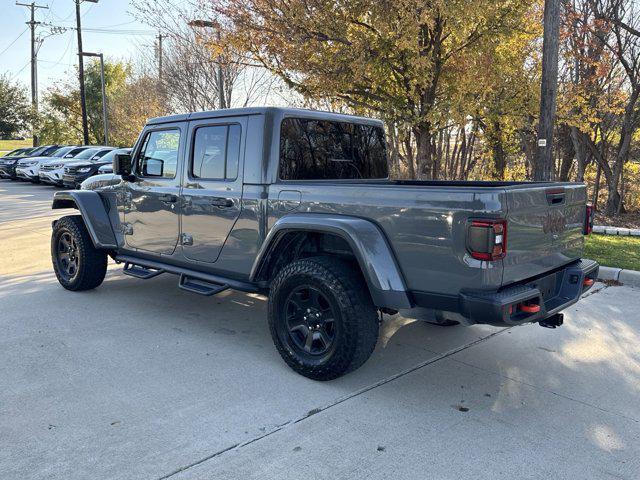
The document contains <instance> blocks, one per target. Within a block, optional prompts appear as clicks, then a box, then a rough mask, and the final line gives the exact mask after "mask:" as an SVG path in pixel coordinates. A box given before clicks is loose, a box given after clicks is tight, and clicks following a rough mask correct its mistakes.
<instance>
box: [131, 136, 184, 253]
mask: <svg viewBox="0 0 640 480" xmlns="http://www.w3.org/2000/svg"><path fill="white" fill-rule="evenodd" d="M184 130H186V128H185V124H182V123H177V124H162V125H157V126H154V127H152V128H149V129H148V130H146V131H145V132H144V136H143V138H142V141H141V142H140V147H139V148H138V149H137V151H136V153H135V155H134V160H133V162H134V171H135V175H136V179H135V180H134V181H133V182H125V183H124V192H123V193H124V198H125V210H124V221H125V224H126V225H125V226H126V228H127V229H128V232H129V233H128V234H127V235H126V236H125V238H126V243H127V245H128V246H129V247H132V248H136V249H140V250H145V251H148V252H152V253H157V254H162V255H171V254H172V253H173V252H174V250H175V248H176V244H177V243H178V236H179V230H180V229H179V220H180V206H181V203H180V201H179V200H180V170H181V168H180V167H181V165H182V163H183V162H182V157H183V151H184V142H185V137H186V135H185V133H186V132H184Z"/></svg>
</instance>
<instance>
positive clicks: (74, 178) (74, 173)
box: [62, 148, 131, 188]
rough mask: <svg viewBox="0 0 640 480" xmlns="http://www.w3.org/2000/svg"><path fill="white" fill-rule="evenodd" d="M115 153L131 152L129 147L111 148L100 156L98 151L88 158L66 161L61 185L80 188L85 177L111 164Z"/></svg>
mask: <svg viewBox="0 0 640 480" xmlns="http://www.w3.org/2000/svg"><path fill="white" fill-rule="evenodd" d="M100 153H102V152H100ZM117 153H118V154H129V153H131V149H130V148H119V149H113V150H110V151H107V152H106V153H103V154H102V156H101V155H100V154H99V153H98V154H96V155H95V156H94V157H93V158H91V159H89V160H82V161H80V160H78V161H77V162H71V163H68V164H67V165H65V167H64V176H63V177H62V183H63V185H64V186H65V187H70V188H80V184H81V183H82V182H83V181H85V180H86V179H87V178H89V177H92V176H93V175H96V174H97V173H98V170H99V169H100V167H102V166H104V165H112V164H113V157H114V156H115V155H116V154H117Z"/></svg>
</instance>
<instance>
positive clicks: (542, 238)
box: [503, 184, 587, 284]
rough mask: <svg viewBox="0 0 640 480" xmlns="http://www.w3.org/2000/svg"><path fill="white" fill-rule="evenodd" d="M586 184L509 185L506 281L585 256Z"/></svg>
mask: <svg viewBox="0 0 640 480" xmlns="http://www.w3.org/2000/svg"><path fill="white" fill-rule="evenodd" d="M586 195H587V194H586V187H585V186H584V185H582V184H560V185H558V186H554V185H553V184H548V185H536V186H534V185H532V186H512V187H507V208H508V214H507V215H508V218H507V220H508V224H507V255H506V256H505V258H504V260H503V265H504V273H503V284H508V283H513V282H516V281H519V280H523V279H525V278H530V277H533V276H536V275H538V274H541V273H544V272H547V271H549V270H551V269H553V268H557V267H560V266H562V265H565V264H567V263H569V262H571V261H573V260H576V259H578V258H580V257H581V256H582V252H583V246H584V237H583V234H582V229H583V226H584V220H585V214H586V213H585V205H586V200H587V198H586Z"/></svg>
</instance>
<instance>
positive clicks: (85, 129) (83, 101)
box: [74, 0, 98, 145]
mask: <svg viewBox="0 0 640 480" xmlns="http://www.w3.org/2000/svg"><path fill="white" fill-rule="evenodd" d="M74 1H75V2H76V30H77V32H78V76H79V80H80V109H81V110H82V140H83V143H84V144H85V145H88V144H89V122H88V121H87V97H86V94H85V89H84V62H83V61H82V25H81V22H80V4H81V3H82V2H83V1H85V2H91V3H98V0H74Z"/></svg>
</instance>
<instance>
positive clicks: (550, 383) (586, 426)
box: [0, 181, 640, 480]
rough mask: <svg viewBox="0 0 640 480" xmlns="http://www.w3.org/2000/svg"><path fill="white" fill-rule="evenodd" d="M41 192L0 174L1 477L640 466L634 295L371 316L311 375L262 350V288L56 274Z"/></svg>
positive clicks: (469, 472)
mask: <svg viewBox="0 0 640 480" xmlns="http://www.w3.org/2000/svg"><path fill="white" fill-rule="evenodd" d="M53 191H54V189H53V188H52V187H47V186H38V185H30V184H26V183H18V182H10V181H0V252H2V253H1V255H0V260H1V261H0V328H1V329H2V333H1V334H0V478H1V479H20V480H22V479H65V480H70V479H88V478H91V479H165V478H171V479H175V480H178V479H180V480H186V479H252V478H256V479H258V478H259V479H296V480H298V479H362V478H373V479H383V478H384V479H386V478H393V479H414V478H419V479H423V478H434V479H466V478H473V479H484V478H487V479H489V478H491V479H495V478H505V479H513V478H518V479H522V478H531V479H538V478H545V479H549V478H553V479H559V478H567V479H569V478H570V479H592V478H593V479H607V478H617V479H619V478H626V479H634V480H635V479H638V478H640V403H639V402H638V398H639V393H640V290H638V289H633V288H629V287H624V286H609V287H607V286H605V285H602V284H599V285H598V286H597V289H596V291H595V293H592V292H590V293H589V294H587V296H586V298H584V299H583V300H582V301H581V302H580V303H579V304H577V305H575V306H574V307H572V308H570V309H569V310H568V311H567V312H566V316H565V325H564V326H563V327H561V328H559V329H556V330H548V329H544V328H541V327H539V326H537V325H528V326H522V327H516V328H510V329H499V328H493V327H486V326H475V327H468V328H465V327H459V326H456V327H436V326H431V325H428V324H424V323H419V322H411V321H409V320H406V319H403V318H401V317H399V316H394V317H386V318H385V322H384V324H383V327H382V333H381V338H380V341H379V344H378V347H377V349H376V352H375V353H374V355H373V356H372V358H371V359H370V360H369V361H368V362H367V363H366V364H365V365H364V366H363V367H362V368H361V369H359V370H357V371H356V372H353V373H351V374H349V375H347V376H345V377H343V378H340V379H338V380H335V381H332V382H327V383H320V382H314V381H312V380H309V379H306V378H304V377H301V376H299V375H297V374H295V373H294V372H292V371H291V370H290V369H289V368H288V367H286V365H285V364H284V362H283V361H282V360H281V359H280V357H279V356H278V354H277V352H276V350H275V348H274V347H273V345H272V343H271V339H270V336H269V331H268V327H267V323H266V299H265V298H264V297H260V296H257V295H248V294H242V293H237V292H225V293H223V294H221V295H219V296H217V297H214V298H205V297H201V296H197V295H193V294H189V293H187V292H183V291H181V290H179V289H178V288H176V287H177V278H176V277H173V276H170V275H163V276H160V277H157V278H155V279H152V280H148V281H141V280H136V279H132V278H129V277H126V276H124V275H122V274H121V273H120V270H119V268H118V266H116V265H112V267H111V268H110V270H109V272H108V274H107V279H106V280H105V282H104V284H103V285H102V286H101V287H99V288H98V289H96V290H94V291H90V292H83V293H72V292H68V291H66V290H64V289H63V288H62V287H60V286H59V285H58V283H57V281H56V279H55V276H54V275H53V273H52V269H51V263H50V257H49V248H50V247H49V233H50V224H51V221H52V220H53V219H54V218H56V217H59V216H61V215H64V214H70V213H71V214H72V213H73V211H69V212H66V211H55V212H54V211H51V210H50V200H51V195H52V193H53Z"/></svg>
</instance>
